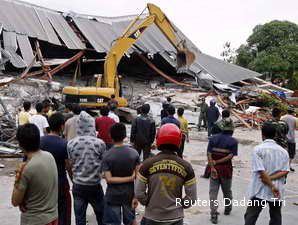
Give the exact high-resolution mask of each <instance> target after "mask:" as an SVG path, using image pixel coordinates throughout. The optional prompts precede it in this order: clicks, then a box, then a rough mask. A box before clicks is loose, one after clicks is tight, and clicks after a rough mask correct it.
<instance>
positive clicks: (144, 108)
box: [141, 104, 150, 114]
mask: <svg viewBox="0 0 298 225" xmlns="http://www.w3.org/2000/svg"><path fill="white" fill-rule="evenodd" d="M141 111H142V113H143V114H148V113H149V112H150V105H149V104H144V105H142V109H141Z"/></svg>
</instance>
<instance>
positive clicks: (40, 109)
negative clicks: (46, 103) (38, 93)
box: [35, 102, 43, 113]
mask: <svg viewBox="0 0 298 225" xmlns="http://www.w3.org/2000/svg"><path fill="white" fill-rule="evenodd" d="M35 109H36V112H37V113H42V109H43V104H42V103H40V102H38V103H37V104H36V105H35Z"/></svg>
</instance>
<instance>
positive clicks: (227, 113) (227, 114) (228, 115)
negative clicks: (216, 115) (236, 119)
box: [221, 109, 230, 119]
mask: <svg viewBox="0 0 298 225" xmlns="http://www.w3.org/2000/svg"><path fill="white" fill-rule="evenodd" d="M221 116H222V118H223V119H224V118H229V117H230V111H229V110H228V109H225V110H223V111H222V113H221Z"/></svg>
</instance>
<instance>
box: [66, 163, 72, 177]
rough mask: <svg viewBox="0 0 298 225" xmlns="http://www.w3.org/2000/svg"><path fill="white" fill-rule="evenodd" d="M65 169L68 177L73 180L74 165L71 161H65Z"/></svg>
mask: <svg viewBox="0 0 298 225" xmlns="http://www.w3.org/2000/svg"><path fill="white" fill-rule="evenodd" d="M65 169H66V171H67V173H68V176H69V177H70V179H71V180H72V164H71V161H70V160H69V159H65Z"/></svg>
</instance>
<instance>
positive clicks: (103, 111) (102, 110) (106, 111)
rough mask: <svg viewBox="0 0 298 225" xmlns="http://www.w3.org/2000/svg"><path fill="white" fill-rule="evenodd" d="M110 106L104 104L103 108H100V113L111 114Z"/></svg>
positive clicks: (103, 114)
mask: <svg viewBox="0 0 298 225" xmlns="http://www.w3.org/2000/svg"><path fill="white" fill-rule="evenodd" d="M109 112H110V110H109V108H108V107H107V106H103V107H102V108H101V109H100V115H102V116H108V115H109Z"/></svg>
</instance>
